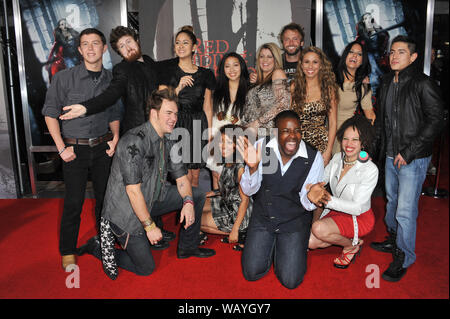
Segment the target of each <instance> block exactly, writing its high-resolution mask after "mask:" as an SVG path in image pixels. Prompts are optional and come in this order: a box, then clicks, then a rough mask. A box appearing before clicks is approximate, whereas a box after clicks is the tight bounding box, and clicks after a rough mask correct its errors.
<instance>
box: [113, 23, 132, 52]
mask: <svg viewBox="0 0 450 319" xmlns="http://www.w3.org/2000/svg"><path fill="white" fill-rule="evenodd" d="M126 35H129V36H132V37H133V39H134V40H135V41H138V40H139V36H138V34H137V33H136V32H135V31H134V30H133V29H131V28H127V27H124V26H121V25H119V26H118V27H115V28H114V29H112V30H111V33H110V35H109V44H110V45H111V48H113V50H114V51H116V53H117V54H119V55H120V53H119V49H118V48H117V41H119V39H120V38H121V37H123V36H126Z"/></svg>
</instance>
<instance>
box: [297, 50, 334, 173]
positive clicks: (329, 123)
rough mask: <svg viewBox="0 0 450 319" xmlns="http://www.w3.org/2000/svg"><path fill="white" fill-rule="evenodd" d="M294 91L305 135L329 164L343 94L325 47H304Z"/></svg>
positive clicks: (304, 137) (304, 138)
mask: <svg viewBox="0 0 450 319" xmlns="http://www.w3.org/2000/svg"><path fill="white" fill-rule="evenodd" d="M291 94H292V109H293V110H294V111H296V112H297V113H298V115H299V116H300V119H301V122H302V139H303V140H304V141H305V142H307V143H309V144H311V145H312V146H314V147H315V148H317V149H318V150H319V151H320V152H321V153H322V157H323V161H324V165H325V166H326V165H327V164H328V162H329V161H330V159H331V153H332V149H333V144H334V139H335V137H336V130H337V125H336V122H337V103H338V98H339V96H338V86H337V84H336V78H335V75H334V73H333V70H332V65H331V62H330V61H329V60H328V58H327V57H326V55H325V53H324V52H323V51H322V50H321V49H319V48H317V47H309V48H306V49H304V50H303V51H302V55H301V57H300V61H299V63H298V65H297V73H296V75H295V78H294V80H293V81H292V84H291Z"/></svg>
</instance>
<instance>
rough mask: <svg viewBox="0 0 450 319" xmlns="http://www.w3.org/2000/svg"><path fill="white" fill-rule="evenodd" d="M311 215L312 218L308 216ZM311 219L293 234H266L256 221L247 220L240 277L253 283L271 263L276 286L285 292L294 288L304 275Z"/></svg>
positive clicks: (264, 273)
mask: <svg viewBox="0 0 450 319" xmlns="http://www.w3.org/2000/svg"><path fill="white" fill-rule="evenodd" d="M311 216H312V215H311ZM310 230H311V220H310V222H309V223H305V224H302V226H301V229H299V231H297V232H293V233H279V234H277V233H273V232H269V231H268V230H267V229H266V228H265V227H264V225H261V224H260V223H257V221H256V219H254V218H253V219H252V220H251V221H250V225H249V227H248V230H247V238H246V240H245V246H244V251H243V252H242V273H243V275H244V278H245V279H247V280H249V281H255V280H258V279H261V278H262V277H264V276H265V275H266V274H267V272H268V271H269V270H270V267H271V266H272V261H273V263H274V271H275V275H276V276H277V278H278V280H279V281H280V283H281V284H282V285H283V286H285V287H286V288H289V289H294V288H297V287H298V286H299V285H300V284H301V283H302V281H303V276H304V275H305V273H306V257H307V248H308V241H309V234H310Z"/></svg>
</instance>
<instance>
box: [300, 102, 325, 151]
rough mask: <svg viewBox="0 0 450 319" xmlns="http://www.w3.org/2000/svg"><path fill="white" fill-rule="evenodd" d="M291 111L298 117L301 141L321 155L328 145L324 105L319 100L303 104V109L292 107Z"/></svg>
mask: <svg viewBox="0 0 450 319" xmlns="http://www.w3.org/2000/svg"><path fill="white" fill-rule="evenodd" d="M293 110H294V111H295V112H297V114H298V115H299V116H300V123H301V128H302V139H303V140H304V141H305V142H307V143H309V144H311V145H312V146H314V147H315V148H316V149H317V150H319V152H321V153H323V152H324V151H325V150H326V149H327V144H328V128H327V127H326V120H327V108H326V105H325V104H324V103H323V102H322V100H319V101H314V102H307V103H305V104H304V105H303V109H300V108H299V107H297V105H293Z"/></svg>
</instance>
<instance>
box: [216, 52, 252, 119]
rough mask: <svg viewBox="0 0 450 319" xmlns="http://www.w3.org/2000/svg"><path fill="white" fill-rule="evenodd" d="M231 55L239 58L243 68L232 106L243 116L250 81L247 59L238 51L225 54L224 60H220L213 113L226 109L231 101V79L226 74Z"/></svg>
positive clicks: (236, 112)
mask: <svg viewBox="0 0 450 319" xmlns="http://www.w3.org/2000/svg"><path fill="white" fill-rule="evenodd" d="M229 57H233V58H236V59H238V61H239V64H240V68H241V75H240V78H239V87H238V90H237V92H236V99H235V101H234V103H233V108H232V112H233V113H235V114H236V115H237V116H239V117H241V114H242V113H243V110H244V105H245V97H246V96H247V92H248V90H249V86H250V82H249V73H248V69H247V64H246V63H245V60H244V59H243V58H242V57H241V56H240V55H239V54H237V53H236V52H230V53H227V54H225V55H224V56H223V58H222V60H220V64H219V70H218V73H217V85H216V89H215V90H214V93H213V114H217V113H219V112H221V111H225V110H224V109H223V107H227V106H228V105H229V104H230V103H231V98H230V88H229V80H228V78H227V76H226V75H225V61H226V60H227V59H228V58H229Z"/></svg>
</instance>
